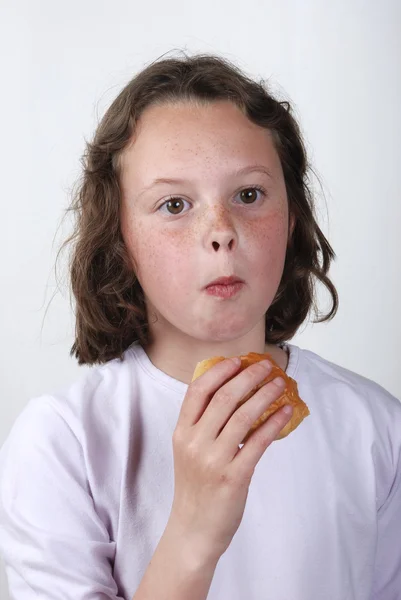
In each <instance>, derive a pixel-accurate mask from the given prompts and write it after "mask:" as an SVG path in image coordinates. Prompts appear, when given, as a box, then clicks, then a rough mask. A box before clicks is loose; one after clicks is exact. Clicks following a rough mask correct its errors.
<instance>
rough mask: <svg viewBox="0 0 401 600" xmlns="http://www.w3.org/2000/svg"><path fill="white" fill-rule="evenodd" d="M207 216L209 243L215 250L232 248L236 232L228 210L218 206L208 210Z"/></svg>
mask: <svg viewBox="0 0 401 600" xmlns="http://www.w3.org/2000/svg"><path fill="white" fill-rule="evenodd" d="M209 217H210V219H209V233H208V242H209V244H211V246H212V247H213V249H214V250H215V251H216V252H217V250H219V249H226V250H232V249H233V247H234V244H235V240H236V236H237V234H236V231H235V228H234V225H233V222H232V218H231V217H230V215H229V214H228V211H227V210H226V209H225V208H224V207H222V206H219V207H217V208H215V209H214V210H211V211H210V213H209ZM209 244H208V245H209Z"/></svg>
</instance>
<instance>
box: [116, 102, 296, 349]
mask: <svg viewBox="0 0 401 600" xmlns="http://www.w3.org/2000/svg"><path fill="white" fill-rule="evenodd" d="M159 179H163V180H164V179H169V180H170V181H157V182H155V180H159ZM121 188H122V211H121V224H122V225H121V226H122V235H123V238H124V240H125V243H126V245H127V248H128V251H129V252H130V254H131V256H132V257H135V262H136V265H137V276H138V279H139V282H140V284H141V286H142V289H143V291H144V294H145V298H146V304H147V309H148V316H149V317H150V321H149V323H150V331H151V332H152V334H153V337H154V339H156V340H157V337H158V336H163V338H165V337H167V338H169V336H170V339H171V340H173V339H174V340H175V341H177V338H178V339H185V340H186V343H187V344H188V340H191V341H192V340H193V342H194V344H196V343H201V342H203V343H204V344H206V345H208V344H209V345H211V346H213V343H223V344H227V343H228V344H229V343H230V342H234V340H237V339H239V338H241V337H242V338H243V337H244V336H245V337H246V335H247V334H248V333H249V332H251V331H255V329H258V328H260V332H259V334H261V335H262V338H261V339H263V340H264V326H265V324H264V315H265V313H266V311H267V310H268V308H269V306H270V304H271V303H272V301H273V299H274V296H275V294H276V291H277V288H278V286H279V283H280V280H281V276H282V272H283V267H284V260H285V255H286V248H287V240H288V235H289V222H288V205H287V196H286V188H285V182H284V178H283V172H282V168H281V164H280V160H279V157H278V154H277V152H276V150H275V148H274V145H273V142H272V138H271V135H270V133H269V132H268V131H266V130H265V129H263V128H262V127H259V126H257V125H254V124H253V123H251V122H250V121H249V120H248V119H247V118H246V117H245V116H244V115H243V114H242V113H241V112H240V110H239V109H238V108H237V107H236V106H235V105H234V104H232V103H230V102H227V101H221V102H215V103H213V104H210V105H208V106H204V107H199V106H198V107H197V106H194V105H193V104H190V103H180V104H175V105H163V106H151V107H149V108H148V109H147V110H146V111H145V112H144V113H143V115H142V116H141V119H140V121H139V123H138V128H137V131H136V133H135V135H134V137H133V140H132V144H131V145H130V146H129V147H128V148H127V149H126V150H125V151H124V154H123V156H122V170H121ZM257 188H261V190H259V189H257ZM232 274H235V275H236V276H238V277H240V278H241V279H243V280H244V282H245V284H244V285H243V287H242V289H241V291H240V292H239V293H237V294H236V295H235V296H233V297H232V298H230V299H221V298H217V297H215V296H211V295H209V294H207V293H206V292H205V290H204V288H205V286H206V285H207V284H208V283H210V282H211V281H212V280H214V279H216V278H218V277H222V276H228V275H232ZM154 314H156V315H157V318H158V321H157V323H156V324H152V323H153V318H152V316H153V315H154Z"/></svg>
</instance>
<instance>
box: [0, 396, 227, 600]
mask: <svg viewBox="0 0 401 600" xmlns="http://www.w3.org/2000/svg"><path fill="white" fill-rule="evenodd" d="M192 548H195V545H194V544H190V543H189V540H188V537H187V536H184V535H181V534H179V533H178V527H175V526H174V525H173V524H172V523H171V522H169V524H168V526H167V527H166V529H165V532H164V534H163V536H162V538H161V540H160V542H159V545H158V547H157V548H156V551H155V553H154V555H153V558H152V560H151V561H150V563H149V566H148V568H147V570H146V572H145V575H144V577H143V579H142V582H141V584H140V586H139V588H138V590H137V592H136V593H135V596H134V599H135V600H145V599H146V600H147V599H149V600H164V599H166V600H167V599H168V600H171V599H172V598H174V600H187V599H189V598H190V599H191V600H205V599H206V597H207V594H208V590H209V587H210V584H211V581H212V578H213V574H214V570H215V566H216V563H214V562H213V561H212V560H209V559H207V560H206V559H202V557H201V556H200V555H198V554H195V553H194V551H193V550H192ZM0 552H1V554H2V555H3V557H4V563H5V568H6V573H7V577H8V587H9V591H10V594H11V595H12V597H14V598H16V599H18V600H38V598H41V599H42V600H55V599H56V598H57V599H58V598H63V599H64V600H80V599H81V598H85V600H106V599H107V600H128V599H123V598H121V596H118V589H117V584H116V582H115V580H114V578H113V575H112V565H113V562H114V556H115V542H112V541H111V540H110V538H109V535H108V532H107V530H106V528H105V526H104V524H103V522H102V521H101V519H100V518H99V516H98V514H97V513H96V511H95V509H94V506H93V501H92V497H91V495H90V491H89V489H88V483H87V479H86V469H85V464H84V460H83V452H82V447H81V444H80V442H79V440H78V439H77V438H76V436H75V434H74V432H73V431H72V430H71V428H70V426H69V425H68V424H67V422H66V421H65V420H64V419H63V418H62V416H61V415H60V414H59V413H58V412H57V410H56V409H54V408H53V406H52V404H51V402H49V401H47V399H45V400H44V399H43V398H38V399H35V400H34V401H31V402H30V403H29V405H28V406H27V407H26V408H25V410H24V411H23V412H22V413H21V414H20V415H19V417H18V418H17V420H16V422H15V424H14V426H13V428H12V430H11V432H10V435H9V436H8V438H7V440H6V442H5V443H4V445H3V447H2V448H1V451H0Z"/></svg>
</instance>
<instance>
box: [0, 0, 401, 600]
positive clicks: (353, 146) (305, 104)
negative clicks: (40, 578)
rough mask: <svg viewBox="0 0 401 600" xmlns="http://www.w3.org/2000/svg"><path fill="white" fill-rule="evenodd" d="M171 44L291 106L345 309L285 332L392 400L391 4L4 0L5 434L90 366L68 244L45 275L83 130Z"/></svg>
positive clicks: (395, 151) (400, 215)
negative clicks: (44, 396)
mask: <svg viewBox="0 0 401 600" xmlns="http://www.w3.org/2000/svg"><path fill="white" fill-rule="evenodd" d="M172 50H173V51H174V50H185V51H187V52H188V53H190V54H193V53H195V52H197V51H201V52H212V53H218V54H221V55H223V56H224V57H225V58H228V59H229V60H232V61H234V62H235V63H236V64H237V65H238V66H239V67H240V68H242V69H243V70H244V71H245V72H246V73H247V74H248V75H251V76H252V77H255V78H257V79H261V78H264V79H269V80H270V83H271V85H272V86H273V89H274V91H276V92H277V93H278V94H280V99H287V100H290V101H291V102H292V103H293V104H294V108H295V112H296V115H297V117H298V118H299V119H300V122H301V127H302V130H303V132H304V135H305V139H306V144H307V148H308V150H309V153H310V158H311V160H312V163H313V166H314V168H315V170H316V172H317V173H318V175H319V177H320V178H321V181H322V183H323V191H322V190H321V189H320V188H319V187H318V184H316V188H317V191H318V197H317V207H318V218H319V223H320V226H321V228H322V230H323V232H324V233H325V235H326V236H327V237H328V239H329V241H330V243H331V244H332V246H333V249H334V251H335V252H336V254H337V260H336V262H335V263H334V264H333V266H332V268H331V271H330V276H331V278H332V280H333V282H334V284H335V286H336V287H337V290H338V293H339V297H340V308H339V312H338V313H337V316H336V317H335V319H334V321H331V322H330V323H326V324H320V325H311V324H309V325H308V324H307V323H305V326H304V327H303V328H302V329H301V331H300V332H299V333H298V334H297V336H296V337H294V338H293V339H292V340H291V342H292V343H294V344H297V345H299V346H301V347H304V348H308V349H310V350H313V351H314V352H317V353H318V354H321V355H322V356H324V357H325V358H327V359H328V360H331V361H333V362H335V363H337V364H340V365H342V366H344V367H346V368H348V369H351V370H353V371H356V372H358V373H360V374H362V375H364V376H366V377H369V378H370V379H373V380H375V381H377V382H378V383H380V384H381V385H382V386H384V387H385V388H386V389H387V390H389V391H390V392H391V393H392V394H394V395H395V396H397V397H398V398H400V399H401V382H400V377H399V367H400V350H399V341H400V338H401V316H400V306H401V303H400V296H401V274H400V259H401V242H400V231H401V201H400V195H401V168H400V164H401V144H400V140H401V111H400V107H401V3H400V2H399V0H385V1H383V2H380V3H378V2H375V1H373V0H368V1H364V2H362V1H361V0H360V1H357V0H351V1H350V0H338V1H337V2H331V1H330V0H320V1H318V0H315V1H313V0H271V1H266V0H265V1H262V0H247V2H238V3H235V2H233V0H230V1H227V0H224V1H222V0H220V1H219V2H216V0H213V1H210V0H202V2H201V3H194V2H188V1H185V2H184V1H180V0H170V1H169V2H145V3H142V2H133V1H130V2H129V1H125V0H113V2H104V1H100V0H96V1H95V0H86V1H85V0H69V1H68V2H66V1H65V2H53V1H50V0H36V1H34V2H32V0H20V1H18V0H2V2H1V3H0V67H1V71H0V73H1V94H0V126H1V128H0V132H1V144H0V154H1V156H0V159H1V162H0V165H1V195H0V202H1V217H2V220H1V236H0V256H1V279H0V281H1V295H0V303H1V304H0V315H1V332H2V343H1V347H0V364H1V375H0V445H1V444H2V443H3V441H4V440H5V438H6V436H7V434H8V431H9V429H10V427H11V426H12V423H13V422H14V420H15V418H16V416H17V415H18V414H19V413H20V411H21V410H22V409H23V408H24V406H25V405H26V403H27V401H28V400H29V398H31V397H32V396H35V395H38V394H41V393H44V392H50V391H53V390H55V389H56V388H58V387H61V386H62V385H64V384H66V383H68V382H70V381H73V380H74V379H75V378H76V377H77V376H78V375H79V374H81V372H82V370H83V369H85V368H87V367H81V368H79V367H78V366H77V365H76V364H75V362H74V361H73V359H71V358H70V357H69V350H70V347H71V345H72V343H73V330H74V321H73V313H72V310H71V307H70V300H69V292H68V287H67V283H68V281H67V279H66V275H67V273H66V269H65V264H66V260H65V257H66V255H65V254H64V255H63V256H64V260H61V262H60V269H61V270H60V271H59V288H57V282H56V279H55V276H54V264H55V259H56V253H57V250H58V248H59V247H60V244H61V242H62V241H63V240H64V239H65V237H66V235H67V234H68V233H69V231H70V225H69V221H68V220H67V221H64V223H63V224H62V225H61V219H62V217H63V211H64V209H65V208H66V207H67V205H68V202H69V199H70V198H69V194H70V190H71V187H72V185H73V183H74V181H75V180H76V178H77V176H78V175H79V167H80V164H79V157H80V155H81V153H82V151H83V149H84V139H85V138H86V139H89V138H90V137H91V135H92V133H93V131H94V127H95V126H96V123H97V122H98V120H99V118H100V117H101V116H102V114H103V113H104V111H105V109H106V108H107V106H108V105H109V104H110V102H111V101H112V99H113V98H114V97H115V96H116V95H117V94H118V92H119V91H120V89H121V88H122V87H123V85H125V83H127V82H128V80H129V79H130V78H131V77H132V76H133V75H134V74H135V73H136V72H138V71H139V70H140V69H142V68H143V67H144V66H146V65H147V64H148V63H150V62H152V61H154V60H156V59H157V58H158V57H159V56H161V55H162V54H164V53H166V52H170V51H172ZM171 55H172V56H173V55H175V54H174V52H173V53H171ZM323 192H324V195H323ZM63 267H64V268H63ZM321 292H322V293H320V294H319V296H320V298H321V304H320V306H321V309H322V310H323V309H324V308H327V307H328V299H329V297H328V294H327V293H326V292H324V291H323V290H322V289H321ZM46 309H48V310H47V313H46ZM50 597H51V595H49V598H50ZM0 598H1V600H7V599H8V595H7V586H6V582H5V576H4V572H3V571H0ZM17 600H19V599H17Z"/></svg>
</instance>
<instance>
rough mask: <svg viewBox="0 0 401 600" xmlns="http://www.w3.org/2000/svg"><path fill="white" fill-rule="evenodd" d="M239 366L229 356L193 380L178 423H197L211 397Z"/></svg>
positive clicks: (232, 375)
mask: <svg viewBox="0 0 401 600" xmlns="http://www.w3.org/2000/svg"><path fill="white" fill-rule="evenodd" d="M239 367H240V363H238V364H237V363H235V362H234V361H233V360H232V359H231V358H227V359H225V360H222V361H220V362H219V363H217V364H215V365H213V367H211V368H210V369H208V370H207V371H206V372H205V373H202V375H200V376H199V377H197V378H196V379H195V381H192V382H191V383H190V385H189V387H188V391H187V393H186V395H185V398H184V401H183V403H182V406H181V410H180V414H179V416H178V422H177V424H178V423H180V424H181V425H186V426H191V425H195V423H197V422H198V420H199V419H200V417H201V416H202V414H203V412H204V410H205V408H206V407H207V405H208V404H209V402H210V399H211V398H212V397H213V396H214V394H215V393H216V392H217V390H219V389H220V388H221V386H222V385H224V384H225V383H226V381H227V380H228V379H230V378H231V377H234V375H235V373H236V372H237V371H238V369H239Z"/></svg>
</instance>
